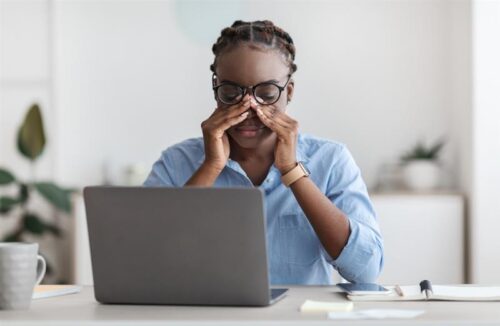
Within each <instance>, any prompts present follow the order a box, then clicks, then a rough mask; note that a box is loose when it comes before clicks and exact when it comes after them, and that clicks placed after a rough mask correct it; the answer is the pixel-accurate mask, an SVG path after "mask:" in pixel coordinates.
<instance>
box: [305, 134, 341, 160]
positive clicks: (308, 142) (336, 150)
mask: <svg viewBox="0 0 500 326" xmlns="http://www.w3.org/2000/svg"><path fill="white" fill-rule="evenodd" d="M298 150H299V152H300V154H301V155H302V156H303V158H304V159H306V160H310V159H313V158H323V159H324V158H330V159H333V158H340V157H341V156H343V155H350V154H349V151H348V150H347V146H346V145H345V144H344V143H341V142H338V141H335V140H330V139H326V138H321V137H316V136H313V135H309V134H302V133H301V134H299V137H298Z"/></svg>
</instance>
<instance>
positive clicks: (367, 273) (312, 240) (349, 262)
mask: <svg viewBox="0 0 500 326" xmlns="http://www.w3.org/2000/svg"><path fill="white" fill-rule="evenodd" d="M204 158H205V154H204V146H203V138H193V139H188V140H185V141H183V142H181V143H179V144H176V145H174V146H171V147H169V148H167V149H166V150H165V151H164V152H163V153H162V155H161V157H160V159H159V160H158V161H157V162H156V163H154V165H153V169H152V171H151V173H150V174H149V176H148V178H147V180H146V181H145V182H144V185H145V186H165V187H182V186H183V185H184V184H185V183H186V182H187V181H188V180H189V179H190V178H191V176H192V175H193V173H194V172H195V171H196V170H197V169H198V168H199V167H200V165H201V164H202V163H203V160H204ZM297 160H298V161H301V162H303V164H304V165H305V166H306V167H307V168H308V169H309V171H310V172H311V175H310V178H311V180H312V181H313V182H314V183H315V184H316V186H318V188H319V189H320V190H321V192H323V193H324V194H325V195H326V196H327V197H328V198H329V199H330V200H331V201H332V202H333V203H334V204H335V205H336V206H337V207H338V208H339V209H340V210H342V211H343V212H344V214H346V215H347V217H348V218H349V225H350V231H351V233H350V236H349V239H348V242H347V244H346V246H345V247H344V248H343V250H342V252H341V253H340V255H339V256H338V257H337V259H332V257H330V255H329V254H328V253H327V252H326V250H325V249H324V248H323V246H322V245H321V243H320V241H319V239H318V237H317V235H316V233H315V232H314V230H313V228H312V226H311V224H310V223H309V220H308V219H307V217H306V216H305V214H304V212H303V211H302V209H301V207H300V206H299V204H298V203H297V200H296V199H295V197H294V195H293V193H292V191H291V189H290V188H287V187H285V186H284V185H283V184H282V183H281V179H280V172H279V171H278V169H276V167H275V166H274V165H272V166H271V168H270V170H269V172H268V175H267V176H266V178H265V180H264V182H263V183H262V184H261V185H260V186H259V188H260V189H261V190H262V191H263V193H264V195H265V212H266V225H267V234H266V239H267V250H268V259H269V272H270V282H271V284H332V283H333V277H332V271H333V268H335V269H336V270H337V271H338V272H339V273H340V275H341V276H342V277H343V278H345V279H346V280H348V281H351V282H358V283H360V282H375V280H376V278H377V276H378V275H379V274H380V271H381V269H382V266H383V242H382V236H381V234H380V230H379V226H378V223H377V217H376V214H375V211H374V209H373V206H372V204H371V202H370V199H369V197H368V192H367V189H366V186H365V183H364V181H363V179H362V177H361V173H360V170H359V168H358V166H357V165H356V163H355V162H354V160H353V158H352V156H351V153H350V152H349V151H348V149H347V148H346V147H345V145H343V144H340V143H337V142H333V141H328V140H324V139H320V138H316V137H313V136H309V135H305V134H299V137H298V142H297ZM214 186H216V187H241V186H245V187H254V185H253V184H252V182H251V181H250V179H249V178H248V176H247V175H246V173H245V171H243V169H242V168H241V166H240V165H239V164H238V162H236V161H234V160H231V159H229V160H228V162H227V164H226V166H225V168H224V169H223V170H222V172H221V174H220V175H219V177H218V178H217V180H216V181H215V184H214Z"/></svg>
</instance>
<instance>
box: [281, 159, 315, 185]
mask: <svg viewBox="0 0 500 326" xmlns="http://www.w3.org/2000/svg"><path fill="white" fill-rule="evenodd" d="M310 174H311V173H310V172H309V170H307V168H306V167H305V166H304V164H302V162H298V163H297V166H295V167H294V168H293V169H291V170H290V171H288V172H287V173H285V174H284V175H282V176H281V182H283V184H284V185H285V186H287V187H290V186H291V185H292V184H293V183H294V182H295V181H297V180H299V179H300V178H302V177H308V176H309V175H310Z"/></svg>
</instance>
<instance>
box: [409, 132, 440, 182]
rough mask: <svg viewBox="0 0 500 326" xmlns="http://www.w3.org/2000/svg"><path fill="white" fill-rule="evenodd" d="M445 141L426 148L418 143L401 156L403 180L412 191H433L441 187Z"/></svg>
mask: <svg viewBox="0 0 500 326" xmlns="http://www.w3.org/2000/svg"><path fill="white" fill-rule="evenodd" d="M444 144H445V142H444V140H438V141H436V142H435V143H434V144H431V145H429V146H426V145H425V144H424V143H423V142H422V141H420V142H418V143H417V144H416V145H415V146H414V147H413V148H412V149H411V150H410V151H409V152H407V153H405V154H404V155H402V156H401V161H402V163H403V180H404V182H405V184H406V186H407V187H408V188H410V189H412V190H432V189H435V188H437V187H438V186H439V183H440V179H441V178H440V177H441V167H440V165H439V155H440V153H441V150H442V149H443V147H444Z"/></svg>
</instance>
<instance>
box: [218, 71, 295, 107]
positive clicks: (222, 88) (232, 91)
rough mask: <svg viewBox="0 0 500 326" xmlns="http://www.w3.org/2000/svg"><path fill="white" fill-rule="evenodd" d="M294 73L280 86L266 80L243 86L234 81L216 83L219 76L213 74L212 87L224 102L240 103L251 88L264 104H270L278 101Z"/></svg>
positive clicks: (257, 99)
mask: <svg viewBox="0 0 500 326" xmlns="http://www.w3.org/2000/svg"><path fill="white" fill-rule="evenodd" d="M291 77H292V75H288V78H287V80H286V83H285V85H283V86H279V85H276V84H275V83H271V82H264V83H259V84H257V85H254V86H248V87H243V86H240V85H238V84H236V83H233V82H229V81H227V82H223V83H221V84H219V85H216V79H217V76H216V75H215V74H213V75H212V88H213V90H214V93H215V97H216V98H217V99H218V100H219V101H221V102H222V103H224V104H227V105H234V104H238V103H240V102H241V101H242V100H243V98H244V97H245V94H246V91H247V90H250V92H251V94H252V95H253V97H254V98H255V100H256V101H257V103H259V104H262V105H270V104H274V103H276V102H278V100H279V99H280V96H281V92H283V90H285V87H286V85H288V82H289V81H290V78H291Z"/></svg>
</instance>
